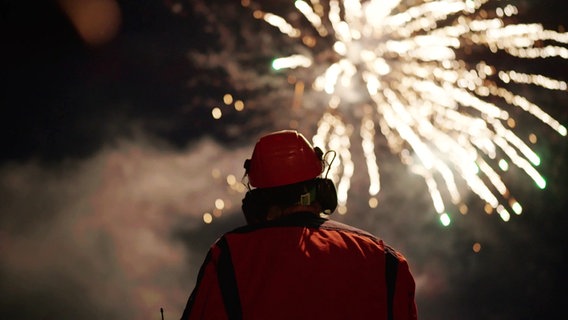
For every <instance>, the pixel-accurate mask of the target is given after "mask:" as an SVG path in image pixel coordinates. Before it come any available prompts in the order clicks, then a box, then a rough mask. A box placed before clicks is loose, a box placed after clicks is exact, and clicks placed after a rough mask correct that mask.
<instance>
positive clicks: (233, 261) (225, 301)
mask: <svg viewBox="0 0 568 320" xmlns="http://www.w3.org/2000/svg"><path fill="white" fill-rule="evenodd" d="M186 319H247V320H248V319H261V320H276V319H287V320H289V319H326V320H328V319H417V315H416V305H415V301H414V279H413V277H412V275H411V273H410V270H409V268H408V264H407V262H406V260H405V258H404V257H403V256H402V255H401V254H400V253H398V252H395V251H394V250H393V249H391V248H389V247H388V246H386V245H385V244H384V243H383V241H382V240H380V239H378V238H376V237H374V236H372V235H370V234H368V233H366V232H365V231H362V230H359V229H355V228H353V227H350V226H347V225H344V224H341V223H338V222H335V221H332V220H327V219H322V218H319V217H316V216H314V215H312V214H296V215H293V216H288V217H284V218H281V219H278V220H275V221H271V222H267V223H264V224H260V225H253V226H245V227H241V228H238V229H236V230H234V231H231V232H228V233H226V234H225V235H223V237H221V238H220V239H219V240H217V242H216V243H215V244H214V245H213V246H212V247H211V249H210V250H209V253H208V255H207V257H206V258H205V262H204V263H203V265H202V266H201V270H200V272H199V276H198V279H197V284H196V286H195V289H194V290H193V292H192V294H191V296H190V297H189V301H188V302H187V306H186V308H185V310H184V313H183V316H182V320H186Z"/></svg>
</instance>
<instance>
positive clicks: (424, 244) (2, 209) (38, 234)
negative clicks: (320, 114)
mask: <svg viewBox="0 0 568 320" xmlns="http://www.w3.org/2000/svg"><path fill="white" fill-rule="evenodd" d="M210 2H211V3H210ZM260 2H261V3H262V4H263V5H265V6H267V7H270V8H271V9H272V10H275V11H277V10H284V9H285V8H286V7H287V6H289V4H287V2H286V1H276V2H271V3H272V4H268V3H269V2H268V1H260ZM514 3H515V4H516V5H517V6H518V7H519V9H520V10H521V12H520V15H519V19H520V20H521V22H524V23H526V22H538V23H542V24H543V25H544V26H545V27H546V28H548V29H552V30H559V31H562V30H563V27H561V25H562V23H565V17H564V14H565V3H563V2H561V1H559V0H556V1H553V0H547V1H538V2H537V1H528V0H526V1H515V2H514ZM74 5H75V6H74ZM85 8H87V9H85ZM228 9H230V10H228ZM74 10H75V11H74ZM99 12H104V13H105V15H104V16H99V15H97V13H99ZM109 12H111V13H112V12H114V13H115V14H116V15H115V16H112V17H115V20H112V19H111V18H112V17H111V16H110V15H109ZM72 13H73V14H74V15H73V14H72ZM78 16H81V17H83V20H81V21H83V22H84V24H83V25H82V26H83V27H84V28H83V29H81V28H80V27H78V25H77V24H76V22H74V21H76V20H73V19H72V18H71V17H78ZM85 17H86V18H85ZM85 21H86V22H85ZM101 21H103V22H101ZM113 21H114V22H116V24H112V22H113ZM0 23H1V24H0V39H2V40H1V41H2V46H1V48H2V49H1V50H0V64H1V69H0V70H2V72H1V77H2V84H1V87H0V88H1V89H0V90H1V91H0V105H1V106H2V117H0V121H1V125H0V128H1V130H2V134H1V135H0V136H1V145H2V147H3V151H2V153H1V155H2V156H1V158H0V256H1V258H0V319H159V316H160V314H159V310H160V307H163V308H164V309H165V318H166V319H169V320H171V319H178V318H179V317H180V316H181V312H182V310H183V307H184V305H185V302H186V300H187V297H188V295H189V293H190V292H191V290H192V289H193V286H194V284H195V277H196V275H197V272H198V268H199V266H200V264H201V262H202V260H203V258H204V257H205V254H206V252H207V249H208V248H209V246H210V244H211V243H212V242H213V241H214V240H215V239H216V238H217V237H218V236H220V235H221V234H222V233H223V232H224V231H228V230H230V229H233V228H235V227H237V226H239V225H241V224H243V223H244V219H243V218H242V217H241V212H240V200H241V198H242V197H243V193H242V189H239V188H238V187H235V186H234V185H232V186H233V187H228V181H229V180H230V179H236V181H237V184H238V182H239V181H240V179H241V177H242V174H243V169H242V164H243V161H244V159H246V158H247V157H250V154H251V153H252V147H253V146H254V143H255V141H256V139H257V138H258V136H259V135H260V134H262V133H266V132H269V131H272V130H278V129H285V128H288V127H289V125H290V123H295V124H297V127H298V128H299V129H300V130H302V131H303V132H304V133H305V134H306V136H308V137H311V136H313V135H314V134H315V130H316V122H317V120H318V118H317V116H316V115H315V113H316V112H314V111H313V110H312V109H313V107H312V109H310V106H308V107H307V109H310V110H312V111H310V110H308V111H298V110H295V109H291V108H290V105H291V104H292V100H293V91H294V88H293V86H290V84H289V83H287V79H286V76H285V75H283V73H279V72H276V71H274V70H272V69H271V68H270V63H271V60H272V59H273V58H274V54H275V52H276V53H278V54H280V55H286V54H289V53H290V52H288V50H289V49H290V46H288V42H287V40H286V39H283V36H282V35H281V34H280V33H279V32H277V31H275V30H274V28H271V27H269V26H267V25H266V23H263V22H262V21H260V20H257V19H253V18H252V16H251V13H250V11H249V10H247V9H246V8H243V7H241V6H240V5H238V3H237V2H232V1H215V2H214V3H213V1H205V0H196V1H174V0H170V1H160V0H153V1H150V0H144V1H123V0H117V1H114V0H81V1H75V2H72V1H71V2H69V1H54V0H53V1H52V0H48V1H40V2H38V3H35V2H23V1H18V0H1V1H0ZM93 26H94V27H93ZM89 27H92V28H93V29H92V30H96V31H97V30H98V31H97V32H98V33H97V32H95V33H88V32H89V30H91V29H88V28H89ZM101 30H103V31H104V32H103V31H101ZM564 47H566V45H565V44H564ZM500 58H501V57H500V56H496V57H494V59H500ZM502 63H503V65H514V66H515V67H517V68H519V69H522V70H528V71H533V72H537V73H538V72H541V73H544V74H547V75H548V76H550V77H553V78H556V79H559V80H563V81H568V76H567V75H568V60H565V59H560V58H553V59H549V60H546V61H544V60H543V61H540V60H535V61H530V62H529V63H526V65H519V64H517V61H503V62H502ZM515 89H518V90H520V92H522V94H523V95H524V96H525V97H527V99H530V100H532V101H534V102H536V103H538V104H539V105H541V106H542V108H543V109H544V110H545V111H547V112H549V113H550V115H552V116H553V117H555V118H556V119H557V120H558V121H559V122H560V123H562V124H563V125H565V126H566V125H567V124H568V111H567V110H568V107H567V105H568V92H566V91H563V92H558V91H556V92H551V91H547V90H532V89H530V88H528V86H527V87H520V88H515ZM227 93H229V94H231V95H232V96H233V98H234V99H240V100H242V101H244V103H245V106H246V107H245V109H244V110H243V111H242V112H237V111H235V110H234V109H231V108H230V106H224V107H227V108H226V109H223V110H224V113H223V117H222V118H220V119H219V120H216V119H214V118H213V117H212V114H211V111H212V109H213V107H214V106H223V103H224V102H223V96H224V95H225V94H227ZM311 101H312V102H313V101H318V100H317V97H314V98H313V100H311ZM520 119H521V120H519V124H518V126H519V129H518V130H519V132H521V133H522V134H526V135H528V133H529V132H532V130H533V129H536V131H537V133H538V135H539V140H538V143H537V144H535V145H534V146H533V147H534V149H535V151H536V152H537V153H538V154H539V155H540V156H541V159H542V164H541V166H540V167H539V171H540V172H541V173H542V174H543V176H545V177H546V180H547V183H548V185H547V188H546V189H544V190H540V189H538V188H537V187H536V186H535V185H534V183H533V182H531V180H530V179H529V178H528V177H527V176H526V175H524V174H523V173H522V172H520V170H518V169H517V170H515V169H514V168H512V169H511V170H510V171H509V173H508V175H507V176H505V177H504V178H503V179H504V180H505V182H507V183H508V184H509V185H510V186H511V192H513V193H514V194H515V196H516V198H517V199H519V201H521V202H522V203H523V206H524V210H523V214H522V215H520V216H513V217H512V218H511V220H510V221H509V222H506V223H505V222H503V221H502V220H501V219H500V218H499V217H498V216H497V215H496V214H492V215H488V214H485V212H484V211H483V203H482V201H480V200H479V199H478V198H477V197H476V196H475V195H473V194H472V195H468V198H467V202H468V206H469V208H470V209H469V212H468V213H467V214H466V215H459V214H458V215H457V216H456V218H455V219H453V221H452V224H451V225H450V226H449V227H443V226H442V225H441V224H440V223H439V220H438V218H437V214H436V212H435V210H434V208H433V206H432V203H431V200H430V198H429V195H428V193H427V187H426V185H425V183H424V181H423V180H422V178H420V177H419V176H417V175H415V174H413V173H412V172H411V171H410V170H409V169H408V168H407V167H406V166H404V165H403V164H402V163H401V162H400V160H399V158H398V156H396V155H394V154H392V153H390V152H389V150H388V148H387V147H386V143H385V142H384V141H382V142H381V140H379V142H378V147H377V150H378V151H377V153H378V154H377V158H378V162H379V166H380V168H381V183H382V185H383V190H382V191H381V194H380V196H379V206H378V207H377V208H374V209H370V208H369V206H367V196H365V194H366V193H367V191H366V189H367V187H368V186H367V183H368V181H367V176H366V172H365V171H366V169H361V170H360V171H359V172H356V173H355V175H354V177H353V181H352V189H351V190H352V191H351V193H350V198H349V206H350V211H349V212H348V213H347V214H346V215H344V216H343V215H336V216H335V218H336V219H338V220H341V221H343V222H347V223H349V224H352V225H355V226H357V227H360V228H363V229H365V230H368V231H370V232H372V233H374V234H376V235H378V236H379V237H381V238H383V239H384V240H385V241H386V242H387V243H389V244H391V245H392V246H393V247H395V248H396V249H398V250H400V251H401V252H402V253H403V254H405V255H406V257H407V258H408V260H409V262H410V266H411V269H412V271H413V273H414V275H415V278H416V282H417V303H418V309H419V317H420V318H421V319H550V318H555V315H557V314H558V311H559V310H558V309H559V306H561V305H562V303H563V302H564V301H565V300H566V298H568V295H567V294H566V290H565V287H566V285H568V283H567V281H566V276H565V274H564V270H565V268H566V267H565V266H566V265H568V261H567V251H566V249H567V248H566V240H565V239H564V234H565V230H564V229H565V226H566V225H567V222H568V221H567V220H568V219H567V215H566V208H568V202H567V196H566V195H567V194H568V179H567V177H568V175H567V170H566V166H565V164H566V160H567V159H568V154H567V152H568V150H567V147H566V146H567V144H566V137H562V136H560V135H558V134H557V133H555V132H553V130H551V129H550V128H549V127H546V126H543V125H542V124H539V123H538V122H537V121H534V120H531V119H530V117H522V116H521V117H520ZM291 121H292V122H291ZM353 148H354V150H353V153H356V152H358V151H359V152H360V151H361V150H359V149H360V148H361V147H360V146H358V147H357V146H354V147H353ZM357 148H359V149H357ZM362 161H363V160H361V159H358V160H357V159H356V162H357V163H359V164H360V163H361V162H362ZM356 170H358V169H356ZM219 199H222V200H223V201H224V203H223V208H222V209H217V210H215V206H216V204H215V203H216V201H217V200H219ZM217 208H219V207H217ZM204 212H212V213H213V216H214V218H213V221H212V223H210V224H206V223H204V222H203V214H204ZM475 243H479V244H481V250H480V251H479V252H474V250H472V246H473V245H474V244H475Z"/></svg>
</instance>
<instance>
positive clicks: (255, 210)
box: [241, 189, 268, 224]
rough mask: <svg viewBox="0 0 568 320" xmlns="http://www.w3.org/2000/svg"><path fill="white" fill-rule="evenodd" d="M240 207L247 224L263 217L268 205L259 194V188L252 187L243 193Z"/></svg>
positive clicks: (261, 219) (257, 221) (256, 221)
mask: <svg viewBox="0 0 568 320" xmlns="http://www.w3.org/2000/svg"><path fill="white" fill-rule="evenodd" d="M241 208H242V210H243V215H244V216H245V220H246V222H247V224H255V223H259V222H261V221H263V220H264V219H265V217H266V214H267V210H268V205H267V204H266V201H265V200H264V197H263V196H262V195H261V190H260V189H253V190H250V191H248V192H247V193H246V194H245V197H244V198H243V201H242V206H241Z"/></svg>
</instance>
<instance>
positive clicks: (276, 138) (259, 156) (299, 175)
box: [245, 130, 323, 188]
mask: <svg viewBox="0 0 568 320" xmlns="http://www.w3.org/2000/svg"><path fill="white" fill-rule="evenodd" d="M245 169H246V173H247V175H248V180H249V183H250V184H251V185H252V186H253V187H256V188H272V187H279V186H284V185H288V184H293V183H297V182H302V181H307V180H310V179H314V178H316V177H318V176H319V175H320V174H321V173H322V171H323V165H322V152H321V150H320V149H319V148H313V147H312V145H311V144H310V143H309V142H308V140H306V138H305V137H304V136H303V135H302V134H301V133H298V132H297V131H295V130H283V131H277V132H274V133H271V134H268V135H265V136H263V137H261V138H260V139H259V140H258V142H257V143H256V145H255V147H254V151H253V153H252V158H251V159H247V160H246V161H245Z"/></svg>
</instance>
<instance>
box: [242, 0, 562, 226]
mask: <svg viewBox="0 0 568 320" xmlns="http://www.w3.org/2000/svg"><path fill="white" fill-rule="evenodd" d="M493 2H495V1H491V0H466V1H462V0H443V1H428V0H423V1H414V3H413V2H406V3H409V4H405V3H404V2H402V1H400V0H388V1H387V0H380V1H378V0H369V1H359V0H345V1H337V0H331V1H329V2H328V3H326V4H323V3H320V1H319V0H311V1H310V2H309V3H308V2H306V1H303V0H297V1H295V2H294V5H295V9H296V10H297V11H299V12H300V13H301V14H302V16H303V17H304V18H305V20H306V21H307V22H308V23H309V24H311V26H312V28H313V30H308V29H309V28H306V27H303V28H302V27H296V26H294V24H293V23H292V22H289V21H288V20H286V19H285V18H284V17H281V16H279V15H277V14H275V13H268V12H264V11H262V10H261V9H260V6H259V5H257V4H253V3H250V2H249V1H244V2H242V3H243V5H244V6H246V7H250V8H251V9H254V16H255V17H256V18H258V19H263V20H264V21H266V22H267V23H268V24H270V25H272V26H274V27H276V28H278V29H279V30H280V32H282V33H283V34H285V35H287V36H288V37H290V38H293V39H296V38H297V39H299V40H300V42H301V43H300V45H301V46H303V47H304V48H307V49H309V50H312V51H313V52H312V54H311V56H310V55H309V54H300V53H299V54H294V55H291V56H288V57H282V58H278V59H275V60H274V64H273V67H274V68H275V69H284V68H288V69H295V68H306V69H307V71H310V70H311V71H312V72H314V71H315V65H316V64H317V61H316V60H315V59H314V57H313V56H315V55H316V52H315V49H314V48H315V44H316V43H317V42H322V43H330V48H329V49H328V50H329V51H330V52H332V53H333V55H334V56H336V58H337V59H336V61H334V62H331V63H330V65H329V66H327V67H326V69H325V71H323V73H321V74H320V75H319V76H318V77H317V78H316V79H315V80H314V82H313V85H312V87H313V89H315V90H316V91H323V92H325V93H326V94H328V95H329V103H328V106H327V109H326V110H325V111H324V114H323V116H322V117H321V119H320V122H319V123H318V131H317V134H316V135H315V136H314V138H313V141H314V144H317V145H325V146H327V148H329V149H332V150H335V151H336V152H337V156H338V160H339V161H337V162H336V163H334V166H333V167H332V168H331V171H330V174H331V175H332V177H333V178H334V180H335V181H336V182H337V184H338V193H339V212H340V213H345V212H346V211H347V209H346V203H347V193H348V190H349V187H350V180H351V177H352V175H353V171H354V164H353V161H352V159H351V157H352V156H351V152H350V136H351V134H352V132H353V129H352V126H351V125H350V124H349V123H350V121H348V120H347V119H350V118H351V117H353V116H355V117H356V118H359V119H360V121H361V122H360V124H359V127H360V130H359V132H360V135H361V140H362V147H363V151H364V156H365V159H366V164H367V169H368V174H369V177H370V181H371V182H370V186H369V194H370V196H371V198H373V197H374V196H375V195H376V194H378V192H379V190H380V181H379V180H380V175H379V166H378V165H377V160H376V157H375V151H374V145H375V142H374V139H375V136H376V132H375V127H376V125H378V127H379V128H380V130H381V133H382V134H383V135H384V136H385V137H386V140H387V142H388V145H389V147H390V149H391V151H393V152H394V153H397V154H399V155H400V157H401V159H402V161H403V162H404V163H405V164H407V165H409V166H410V167H411V168H412V170H413V172H415V173H417V174H419V175H421V176H422V177H423V178H424V180H425V182H426V185H427V187H428V190H429V192H430V195H431V198H432V202H433V205H434V208H435V210H436V211H437V212H438V214H440V219H441V221H442V223H443V224H444V225H448V224H449V223H450V216H449V215H448V214H447V213H446V204H447V201H448V199H446V198H449V201H451V202H452V203H453V204H454V205H456V206H458V207H459V208H460V211H462V212H464V211H467V207H466V206H465V204H464V203H463V197H462V194H461V193H463V191H462V192H460V189H459V187H458V183H457V181H456V176H459V177H461V179H463V180H464V181H465V183H466V184H467V186H468V187H469V189H471V190H472V191H473V192H474V193H475V194H477V195H478V196H479V197H480V198H481V199H482V200H484V201H485V202H486V203H487V204H488V205H489V206H490V207H491V208H492V209H491V211H493V210H495V211H497V213H498V214H499V215H500V217H501V218H502V219H503V220H505V221H508V220H509V219H510V213H509V209H512V210H513V212H514V213H516V214H520V213H521V212H522V206H521V205H520V203H519V202H518V201H517V200H516V199H515V198H513V197H512V196H511V195H510V192H509V190H508V188H507V186H506V185H505V183H504V182H503V180H502V178H501V176H500V175H499V173H497V171H496V170H495V169H494V163H499V166H500V167H501V168H503V167H508V164H509V162H511V163H512V164H514V165H515V166H517V167H519V168H521V169H522V170H524V171H525V172H526V174H527V175H528V176H529V177H531V178H532V179H533V180H534V182H535V183H536V184H537V186H538V187H539V188H545V186H546V181H545V179H544V178H543V177H542V175H541V174H540V173H539V172H538V170H537V169H536V168H535V167H536V166H538V165H539V164H540V158H539V156H538V155H537V154H536V153H535V152H534V151H533V150H532V149H531V148H530V147H529V146H528V145H527V143H525V142H524V141H523V139H521V138H520V137H519V136H518V135H517V134H516V133H515V132H514V131H513V130H512V129H513V128H514V127H515V125H514V124H515V119H513V117H512V116H511V112H513V111H514V110H515V109H520V110H522V111H523V112H524V113H528V114H530V115H532V116H534V117H535V118H537V119H538V120H540V121H541V122H542V123H544V124H546V125H548V126H549V127H551V128H552V129H554V130H555V131H556V132H557V133H558V134H560V135H561V136H566V133H567V130H566V127H564V126H563V125H561V124H560V123H559V122H558V121H557V120H555V119H554V118H553V117H551V116H550V115H549V114H547V113H546V112H545V111H543V110H542V108H541V107H540V106H538V105H537V104H535V103H532V102H530V101H529V100H528V99H527V98H525V97H524V96H522V95H519V94H516V93H514V92H512V91H510V90H508V89H506V88H504V87H503V85H506V84H509V83H515V84H524V85H531V86H535V87H540V88H544V89H546V90H561V91H566V90H567V83H566V82H565V81H562V80H557V79H553V78H550V77H547V76H544V75H540V74H528V73H523V72H520V71H515V70H505V69H503V70H501V68H500V67H499V66H498V65H491V64H488V63H487V62H485V61H482V60H477V61H471V60H472V59H475V58H471V56H470V57H468V58H467V59H466V58H462V57H463V56H467V54H464V53H466V52H467V51H469V52H471V50H473V49H478V48H483V49H485V50H487V49H488V50H489V51H490V52H491V54H497V53H501V54H502V53H505V54H507V55H509V56H511V57H514V58H521V59H537V58H542V59H545V58H551V57H555V58H561V59H568V49H567V48H566V44H568V33H561V32H556V31H552V30H545V29H544V27H543V26H542V25H540V24H536V23H533V24H507V23H506V22H505V21H504V19H505V18H507V19H510V18H511V17H513V16H515V15H517V14H518V10H517V8H516V7H515V6H513V5H511V4H506V3H499V4H495V5H493ZM489 3H491V4H492V6H487V5H488V4H489ZM291 10H292V9H291ZM310 31H315V32H316V33H317V34H318V35H319V38H316V39H314V37H313V36H310V34H311V32H310ZM545 41H546V43H550V42H552V44H546V45H542V43H544V42H545ZM468 59H469V60H468ZM320 67H321V66H320ZM310 68H311V69H310ZM357 81H361V83H362V84H364V85H363V86H362V87H361V90H359V91H363V90H365V89H366V97H367V98H360V97H359V99H360V101H359V102H360V103H359V106H366V104H367V103H372V105H373V108H368V107H364V108H363V109H364V111H363V112H355V109H358V108H359V106H358V107H356V108H349V106H352V105H353V103H346V101H349V100H351V99H352V97H353V95H354V92H357V91H358V90H356V89H358V88H353V86H355V83H357ZM356 94H357V93H356ZM362 100H364V101H363V102H361V101H362ZM496 100H499V101H500V102H498V103H496V102H494V101H496ZM366 101H368V102H366ZM349 102H350V101H349ZM361 114H362V115H361ZM504 123H505V124H507V125H504ZM499 158H502V159H499ZM486 207H487V206H486ZM464 208H465V209H464Z"/></svg>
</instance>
